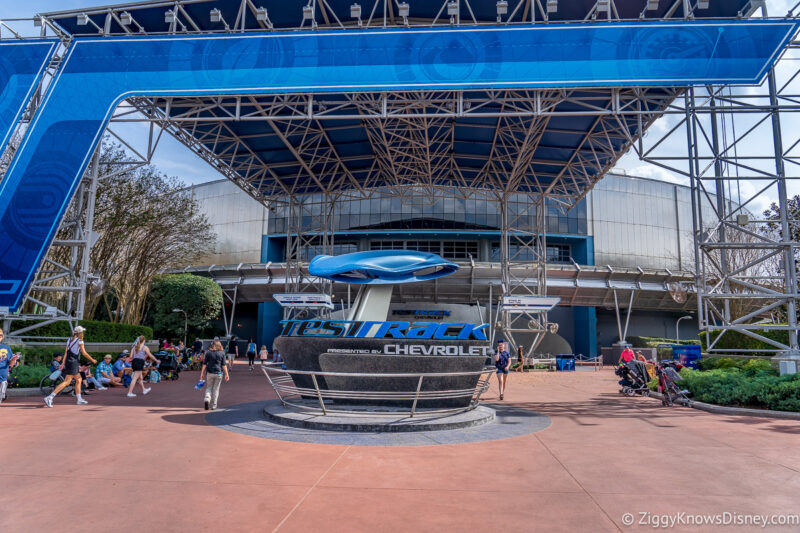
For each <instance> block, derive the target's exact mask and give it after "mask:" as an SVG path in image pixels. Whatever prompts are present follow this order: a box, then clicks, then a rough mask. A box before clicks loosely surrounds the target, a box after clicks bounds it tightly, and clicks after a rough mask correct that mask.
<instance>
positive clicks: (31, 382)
mask: <svg viewBox="0 0 800 533" xmlns="http://www.w3.org/2000/svg"><path fill="white" fill-rule="evenodd" d="M48 374H50V369H49V368H48V367H47V366H43V365H19V366H17V367H15V368H13V369H12V370H11V372H10V373H9V374H8V382H9V386H10V387H11V388H12V389H13V388H23V387H38V386H39V382H40V381H42V378H43V377H45V376H46V375H48Z"/></svg>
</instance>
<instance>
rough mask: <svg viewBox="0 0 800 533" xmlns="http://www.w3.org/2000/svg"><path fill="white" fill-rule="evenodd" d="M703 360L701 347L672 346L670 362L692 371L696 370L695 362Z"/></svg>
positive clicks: (688, 345) (692, 345) (691, 345)
mask: <svg viewBox="0 0 800 533" xmlns="http://www.w3.org/2000/svg"><path fill="white" fill-rule="evenodd" d="M702 358H703V353H702V352H701V347H700V346H698V345H696V344H673V345H672V360H673V361H677V362H679V363H680V364H682V365H683V366H686V367H689V368H691V369H692V370H697V362H698V361H699V360H700V359H702Z"/></svg>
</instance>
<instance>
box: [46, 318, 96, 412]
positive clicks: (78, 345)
mask: <svg viewBox="0 0 800 533" xmlns="http://www.w3.org/2000/svg"><path fill="white" fill-rule="evenodd" d="M85 332H86V328H84V327H83V326H75V329H73V330H72V337H71V338H70V339H69V341H67V347H66V348H65V349H64V360H63V361H62V362H61V366H60V368H59V370H61V375H62V376H64V381H62V382H61V383H59V384H58V386H57V387H56V388H55V389H54V390H53V392H51V393H50V395H49V396H45V398H44V404H45V405H46V406H47V407H53V399H54V398H55V397H56V396H58V393H59V392H61V391H62V390H63V389H64V388H65V387H67V386H69V384H70V383H72V381H73V380H74V381H75V397H76V398H77V404H78V405H86V404H87V403H89V402H87V401H86V400H84V399H83V397H82V396H81V383H82V380H81V370H80V362H81V356H83V357H85V358H86V359H88V360H89V361H91V362H92V364H93V365H96V364H97V361H95V360H94V359H92V356H91V355H89V354H88V353H86V348H85V347H84V344H83V336H84V333H85Z"/></svg>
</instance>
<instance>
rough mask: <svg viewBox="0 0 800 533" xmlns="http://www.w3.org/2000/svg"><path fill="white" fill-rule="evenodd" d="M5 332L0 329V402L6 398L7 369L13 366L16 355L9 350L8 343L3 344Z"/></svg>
mask: <svg viewBox="0 0 800 533" xmlns="http://www.w3.org/2000/svg"><path fill="white" fill-rule="evenodd" d="M4 339H5V333H3V330H2V329H0V403H3V400H5V398H6V389H7V388H8V371H9V369H11V368H12V367H13V366H14V362H16V360H17V357H18V356H17V355H14V352H12V351H11V347H10V346H9V345H8V344H3V340H4Z"/></svg>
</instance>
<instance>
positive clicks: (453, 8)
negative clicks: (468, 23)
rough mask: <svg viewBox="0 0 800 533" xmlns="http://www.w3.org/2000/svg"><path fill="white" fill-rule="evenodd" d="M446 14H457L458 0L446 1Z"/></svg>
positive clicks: (452, 15)
mask: <svg viewBox="0 0 800 533" xmlns="http://www.w3.org/2000/svg"><path fill="white" fill-rule="evenodd" d="M447 14H448V15H450V16H451V17H455V16H456V15H458V2H455V1H450V2H447Z"/></svg>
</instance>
